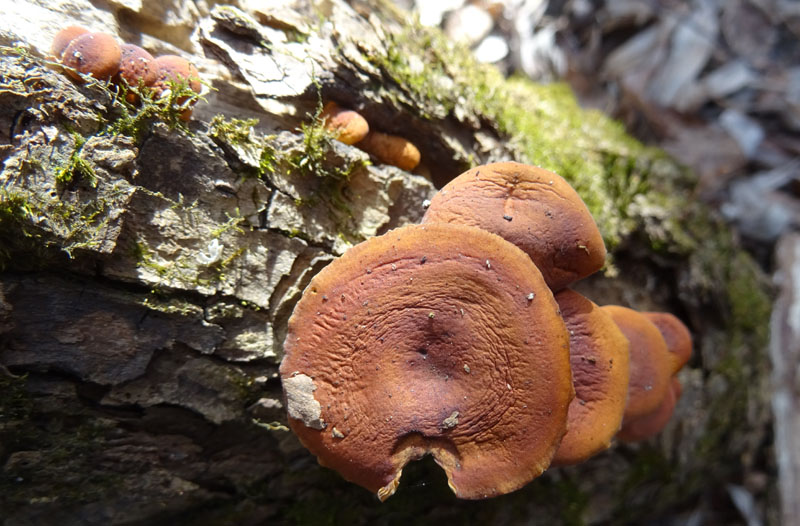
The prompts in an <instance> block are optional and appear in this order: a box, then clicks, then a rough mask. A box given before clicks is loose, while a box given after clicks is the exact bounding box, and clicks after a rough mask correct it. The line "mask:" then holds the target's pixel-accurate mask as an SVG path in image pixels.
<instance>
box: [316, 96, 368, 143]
mask: <svg viewBox="0 0 800 526" xmlns="http://www.w3.org/2000/svg"><path fill="white" fill-rule="evenodd" d="M319 118H320V119H321V120H322V121H323V122H324V123H325V128H326V129H328V130H330V131H331V132H333V133H334V134H335V135H336V139H337V140H339V141H341V142H343V143H345V144H351V145H352V144H355V143H357V142H358V141H360V140H362V139H363V138H364V137H366V135H367V133H369V124H368V123H367V120H366V119H365V118H364V117H362V116H361V114H360V113H358V112H356V111H353V110H348V109H345V108H342V107H341V106H339V105H338V104H336V103H335V102H333V101H330V102H328V103H327V104H325V106H324V107H323V108H322V113H321V114H320V116H319Z"/></svg>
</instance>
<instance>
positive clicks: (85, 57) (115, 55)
mask: <svg viewBox="0 0 800 526" xmlns="http://www.w3.org/2000/svg"><path fill="white" fill-rule="evenodd" d="M121 59H122V49H121V48H120V46H119V44H118V43H117V39H115V38H114V37H113V36H111V35H109V34H107V33H86V34H84V35H80V36H79V37H77V38H75V39H73V40H72V41H71V42H70V43H69V45H68V46H67V48H66V49H65V50H64V54H63V55H62V56H61V62H62V63H63V64H64V65H65V66H68V67H70V68H73V69H75V70H76V71H78V72H79V73H83V74H86V75H91V76H93V77H94V78H96V79H100V80H108V79H110V78H111V77H113V76H114V75H116V74H117V71H119V64H120V60H121ZM68 73H69V74H70V75H71V76H73V77H75V78H79V77H78V76H76V75H75V74H74V73H72V72H70V71H68Z"/></svg>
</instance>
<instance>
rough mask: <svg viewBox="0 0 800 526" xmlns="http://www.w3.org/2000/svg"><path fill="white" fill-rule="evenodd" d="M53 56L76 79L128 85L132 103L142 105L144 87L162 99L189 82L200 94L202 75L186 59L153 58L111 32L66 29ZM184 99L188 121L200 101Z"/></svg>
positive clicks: (55, 44)
mask: <svg viewBox="0 0 800 526" xmlns="http://www.w3.org/2000/svg"><path fill="white" fill-rule="evenodd" d="M50 53H51V54H52V55H53V57H54V58H55V59H56V60H59V61H60V62H61V63H62V64H64V66H66V69H65V71H66V72H67V74H69V75H70V76H71V77H73V78H74V79H75V80H81V74H82V75H88V76H91V77H94V78H95V79H97V80H104V81H112V82H114V83H116V84H120V85H124V86H126V87H127V88H128V91H127V93H126V96H125V98H126V100H127V101H128V102H130V103H132V104H135V103H137V102H138V100H139V97H138V95H137V93H136V92H137V91H139V90H141V89H142V88H147V89H150V90H152V92H153V94H154V96H155V97H156V98H160V97H164V96H166V95H167V93H168V91H169V90H170V89H171V86H170V84H171V83H181V82H185V83H186V84H187V86H188V87H189V89H191V90H192V91H193V92H195V93H198V94H199V93H200V89H201V86H200V74H199V73H198V71H197V68H195V67H194V66H193V65H192V63H191V62H189V61H188V60H186V59H185V58H183V57H179V56H177V55H161V56H159V57H153V55H151V54H150V53H149V52H147V51H146V50H145V49H143V48H141V47H139V46H137V45H135V44H128V43H123V44H120V43H119V42H117V39H116V38H114V36H112V35H109V34H108V33H93V32H90V31H89V30H88V29H85V28H83V27H79V26H69V27H66V28H64V29H62V30H61V31H59V32H58V33H57V34H56V36H55V37H54V38H53V45H52V47H51V49H50ZM182 99H183V100H178V101H176V102H177V104H178V105H179V106H186V107H185V108H184V109H183V111H182V112H181V115H180V116H181V119H183V120H185V121H188V120H189V119H190V118H191V115H192V109H191V107H190V106H191V105H192V104H193V103H194V102H196V99H194V98H190V97H183V98H182Z"/></svg>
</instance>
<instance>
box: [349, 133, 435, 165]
mask: <svg viewBox="0 0 800 526" xmlns="http://www.w3.org/2000/svg"><path fill="white" fill-rule="evenodd" d="M355 146H356V147H357V148H360V149H362V150H364V151H365V152H367V153H368V154H370V155H372V156H374V157H375V158H377V159H378V161H380V162H382V163H384V164H390V165H392V166H397V167H398V168H400V169H402V170H405V171H407V172H410V171H411V170H413V169H414V168H416V167H417V165H418V164H419V161H420V159H421V154H420V153H419V149H417V147H416V146H414V143H412V142H411V141H409V140H408V139H405V138H404V137H400V136H399V135H389V134H388V133H383V132H379V131H370V132H369V133H368V134H367V135H366V137H364V138H363V139H362V140H361V141H360V142H358V143H356V145H355Z"/></svg>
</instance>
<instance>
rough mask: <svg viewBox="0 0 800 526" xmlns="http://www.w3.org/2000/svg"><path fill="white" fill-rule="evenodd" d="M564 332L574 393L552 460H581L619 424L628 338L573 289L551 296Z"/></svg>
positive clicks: (608, 442)
mask: <svg viewBox="0 0 800 526" xmlns="http://www.w3.org/2000/svg"><path fill="white" fill-rule="evenodd" d="M555 298H556V302H557V303H558V306H559V308H560V309H561V316H562V317H563V318H564V322H565V323H566V325H567V331H568V332H569V354H570V363H571V365H572V378H573V384H574V386H575V398H574V399H573V400H572V403H571V404H570V406H569V413H568V415H567V434H566V435H564V439H563V440H562V441H561V445H560V446H559V448H558V451H557V452H556V456H555V457H554V458H553V465H558V466H563V465H569V464H577V463H579V462H583V461H584V460H586V459H588V458H589V457H592V456H594V455H596V454H597V453H600V452H601V451H603V450H605V449H608V447H609V446H610V445H611V439H612V438H613V437H614V435H615V434H616V433H617V431H619V428H620V426H621V425H622V416H623V414H624V413H625V405H626V403H627V401H628V374H629V371H628V365H629V358H628V340H627V339H626V338H625V336H624V335H623V334H622V332H621V331H620V330H619V328H618V327H617V325H616V324H615V323H614V320H613V319H611V316H610V315H608V314H607V313H606V312H604V311H603V310H602V309H601V308H600V307H598V306H597V305H595V304H594V303H593V302H592V301H590V300H589V299H587V298H585V297H583V296H582V295H580V294H578V293H577V292H575V291H573V290H570V289H564V290H562V291H561V292H559V293H558V294H556V296H555Z"/></svg>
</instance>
